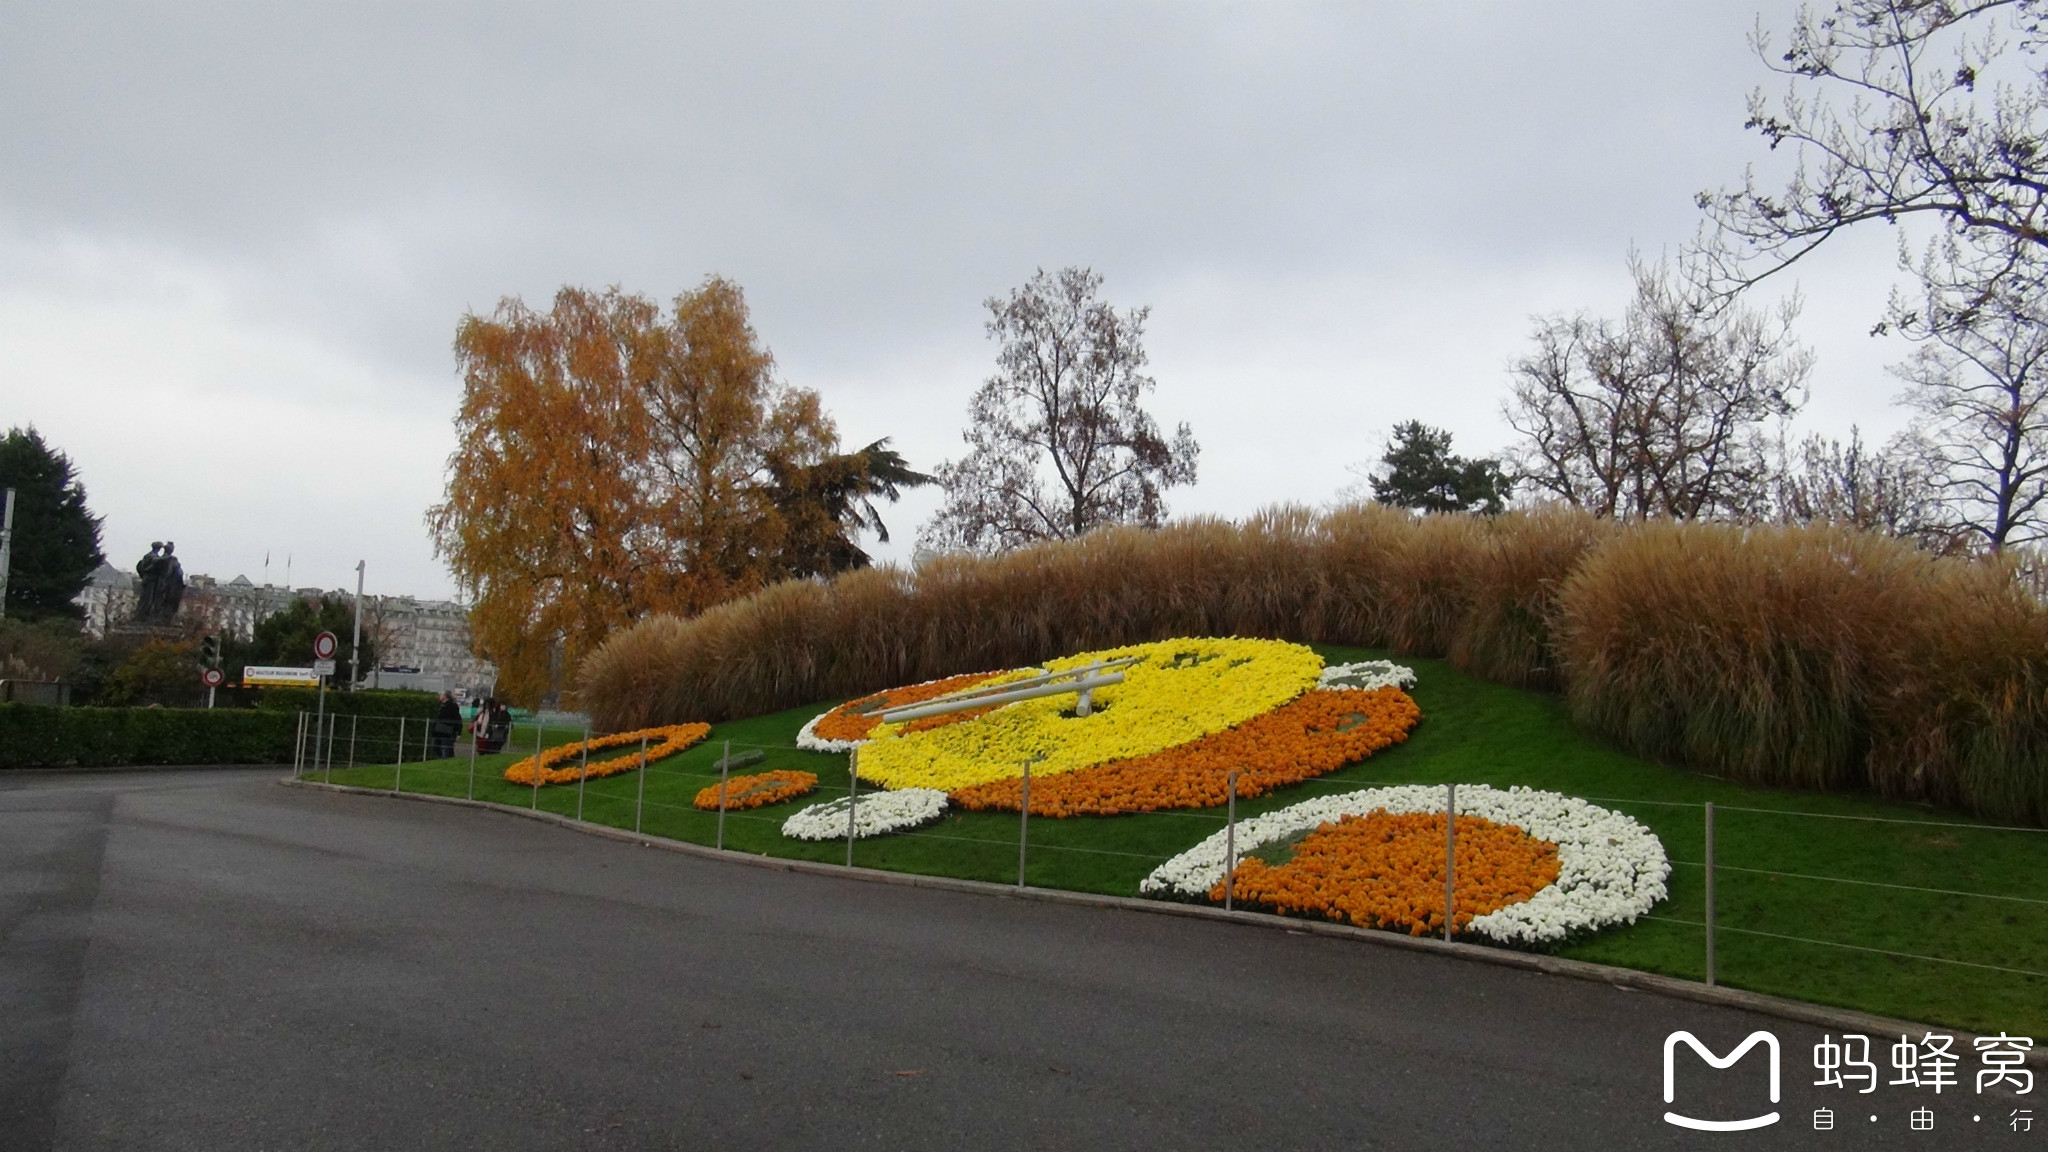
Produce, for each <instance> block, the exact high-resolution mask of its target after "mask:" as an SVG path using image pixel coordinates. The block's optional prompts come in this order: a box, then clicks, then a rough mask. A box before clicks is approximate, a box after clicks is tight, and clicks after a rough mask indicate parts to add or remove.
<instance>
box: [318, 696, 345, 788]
mask: <svg viewBox="0 0 2048 1152" xmlns="http://www.w3.org/2000/svg"><path fill="white" fill-rule="evenodd" d="M340 726H341V717H339V716H336V715H334V714H332V713H330V714H329V715H328V717H327V754H326V755H325V756H323V757H321V763H322V765H323V767H322V773H323V775H322V776H321V778H320V779H321V783H323V784H332V783H334V736H335V731H334V730H335V729H336V728H338V727H340Z"/></svg>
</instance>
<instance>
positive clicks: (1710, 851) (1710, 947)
mask: <svg viewBox="0 0 2048 1152" xmlns="http://www.w3.org/2000/svg"><path fill="white" fill-rule="evenodd" d="M1713 985H1714V802H1713V801H1712V800H1709V801H1707V986H1708V987H1710V988H1711V987H1713Z"/></svg>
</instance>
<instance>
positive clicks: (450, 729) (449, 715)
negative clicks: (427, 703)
mask: <svg viewBox="0 0 2048 1152" xmlns="http://www.w3.org/2000/svg"><path fill="white" fill-rule="evenodd" d="M432 724H433V731H432V733H431V735H432V737H433V743H434V750H433V755H434V757H435V758H436V759H441V760H445V759H447V758H449V757H451V756H453V755H455V737H456V736H457V735H459V734H460V733H461V732H462V705H460V704H457V703H456V702H455V693H453V692H443V693H441V703H440V705H439V706H438V707H437V708H436V709H435V710H434V719H433V720H432Z"/></svg>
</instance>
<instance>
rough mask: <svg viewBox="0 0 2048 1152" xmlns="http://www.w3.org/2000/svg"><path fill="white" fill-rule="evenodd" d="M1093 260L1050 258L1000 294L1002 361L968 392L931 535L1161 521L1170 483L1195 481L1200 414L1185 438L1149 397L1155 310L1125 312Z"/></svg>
mask: <svg viewBox="0 0 2048 1152" xmlns="http://www.w3.org/2000/svg"><path fill="white" fill-rule="evenodd" d="M1101 287H1102V277H1101V276H1098V275H1096V274H1095V273H1094V272H1093V271H1090V270H1089V269H1086V268H1064V269H1061V270H1060V272H1059V273H1058V274H1057V275H1051V274H1048V273H1047V272H1046V271H1045V270H1044V269H1040V270H1039V271H1038V272H1037V273H1036V274H1035V275H1033V276H1032V277H1031V279H1030V281H1029V282H1027V283H1026V284H1025V285H1024V286H1023V287H1022V288H1019V289H1016V290H1014V291H1012V292H1011V293H1010V295H1009V297H1008V298H1007V299H1004V298H1002V297H990V298H989V299H988V300H987V301H986V304H987V307H988V310H989V321H988V335H989V337H990V338H991V339H994V340H1000V341H1001V342H1002V350H1001V351H1000V352H999V353H997V356H996V366H997V371H996V374H995V375H993V376H991V377H989V378H988V379H987V380H986V381H985V382H983V384H982V386H981V387H980V388H979V389H977V390H976V391H975V393H974V398H973V399H972V400H971V401H970V402H969V403H968V409H967V417H968V421H967V429H966V431H964V432H963V433H961V436H962V438H963V439H964V440H966V441H967V444H968V446H969V452H968V454H967V455H966V457H965V458H963V459H961V460H959V461H957V462H952V461H949V462H947V463H945V464H941V465H940V466H939V467H938V469H937V473H938V479H939V483H940V485H941V486H943V487H944V488H945V492H946V502H945V505H944V506H943V507H942V508H941V509H940V510H939V512H938V514H937V515H936V516H934V517H933V518H932V520H931V521H930V522H928V523H927V524H925V526H924V528H923V531H922V532H921V533H920V539H921V541H922V542H923V543H924V544H925V545H927V546H930V547H937V548H964V549H968V550H971V551H977V552H1002V551H1007V550H1009V549H1011V548H1016V547H1018V546H1020V545H1023V544H1028V543H1031V542H1032V541H1036V540H1061V539H1070V538H1072V537H1076V536H1079V535H1081V534H1083V533H1085V532H1087V531H1089V530H1090V529H1093V528H1096V527H1099V526H1101V525H1104V524H1141V525H1146V526H1154V525H1157V524H1159V523H1160V522H1161V521H1162V520H1163V519H1164V518H1165V516H1166V502H1165V500H1164V499H1163V497H1162V495H1161V494H1162V492H1164V490H1165V489H1167V488H1171V487H1173V486H1174V485H1177V484H1192V483H1194V480H1195V458H1196V456H1197V454H1198V452H1199V451H1200V449H1199V446H1198V445H1196V443H1195V438H1194V435H1193V434H1192V433H1191V432H1189V431H1188V426H1187V425H1186V424H1182V425H1180V426H1179V427H1178V428H1177V429H1176V430H1175V432H1174V436H1173V439H1172V440H1170V441H1169V440H1167V439H1166V438H1165V437H1164V436H1162V435H1161V434H1160V432H1159V428H1158V425H1157V424H1155V423H1154V422H1153V419H1152V417H1151V415H1150V414H1149V413H1147V412H1146V411H1145V409H1144V408H1143V407H1142V406H1141V400H1142V399H1143V397H1144V395H1145V393H1147V392H1150V391H1152V389H1153V388H1154V386H1155V385H1154V382H1153V380H1152V378H1151V377H1149V376H1146V375H1144V374H1143V373H1142V371H1141V370H1142V369H1143V368H1144V366H1145V349H1144V345H1143V337H1144V329H1145V318H1146V316H1147V315H1148V314H1149V312H1150V309H1147V308H1135V309H1131V310H1128V311H1126V312H1124V313H1123V314H1121V315H1119V314H1118V313H1117V311H1116V309H1114V308H1112V307H1111V306H1110V305H1109V304H1108V302H1106V301H1103V300H1101V299H1098V297H1097V293H1098V292H1099V291H1100V289H1101Z"/></svg>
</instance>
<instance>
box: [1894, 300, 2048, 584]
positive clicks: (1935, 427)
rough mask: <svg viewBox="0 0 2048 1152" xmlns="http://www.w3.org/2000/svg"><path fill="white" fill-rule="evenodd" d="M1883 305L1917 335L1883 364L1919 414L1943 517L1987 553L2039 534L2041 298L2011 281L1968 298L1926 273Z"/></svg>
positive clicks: (2046, 410) (2042, 524)
mask: <svg viewBox="0 0 2048 1152" xmlns="http://www.w3.org/2000/svg"><path fill="white" fill-rule="evenodd" d="M1892 312H1893V315H1894V317H1896V318H1897V319H1898V321H1899V323H1900V326H1901V327H1902V328H1904V329H1905V330H1906V331H1907V332H1908V334H1909V335H1913V336H1916V337H1917V338H1919V339H1920V340H1921V346H1920V349H1919V351H1918V352H1917V353H1916V354H1915V355H1914V356H1913V358H1912V359H1910V360H1908V361H1907V362H1905V363H1903V364H1899V365H1895V366H1894V367H1893V369H1892V371H1893V373H1894V374H1895V375H1897V376H1898V377H1899V378H1900V379H1902V380H1904V381H1905V382H1906V384H1907V391H1906V394H1905V396H1904V400H1905V402H1906V403H1907V404H1908V405H1909V406H1910V407H1912V408H1913V409H1914V410H1915V411H1917V412H1918V413H1919V419H1918V420H1917V421H1916V422H1915V425H1914V427H1915V431H1916V432H1917V433H1918V435H1919V436H1920V437H1921V438H1922V440H1923V441H1924V442H1925V444H1926V459H1927V460H1928V462H1929V464H1930V465H1931V467H1930V469H1929V475H1930V481H1931V483H1932V485H1933V488H1934V490H1935V492H1936V493H1937V494H1938V496H1939V497H1940V500H1941V504H1942V512H1943V519H1944V520H1945V521H1946V522H1947V523H1948V524H1949V525H1950V526H1951V527H1952V528H1953V529H1954V530H1955V531H1956V533H1957V535H1959V536H1960V537H1961V538H1963V539H1965V540H1967V541H1969V542H1970V543H1971V544H1972V545H1974V546H1977V547H1981V548H1984V549H1986V550H1989V551H1992V552H1999V551H2003V550H2004V549H2005V548H2006V546H2007V545H2009V544H2023V543H2033V542H2036V541H2039V540H2040V539H2042V538H2043V537H2044V536H2048V301H2044V300H2043V299H2042V298H2041V297H2040V296H2039V295H2038V294H2036V293H2035V292H2033V291H2031V290H2020V289H2019V286H2018V285H2017V284H2016V283H2015V282H2012V281H2005V282H2001V283H1998V284H1995V285H1990V286H1987V288H1986V289H1985V290H1984V291H1982V292H1981V293H1979V294H1977V295H1975V297H1974V298H1965V294H1963V293H1958V292H1957V291H1956V290H1955V288H1954V286H1953V285H1952V284H1944V283H1941V282H1939V281H1934V282H1928V283H1926V284H1925V292H1924V295H1923V298H1922V299H1921V300H1920V302H1919V303H1918V305H1917V306H1909V305H1908V304H1907V303H1906V302H1905V301H1904V300H1903V299H1901V298H1896V297H1895V298H1894V301H1893V305H1892Z"/></svg>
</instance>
